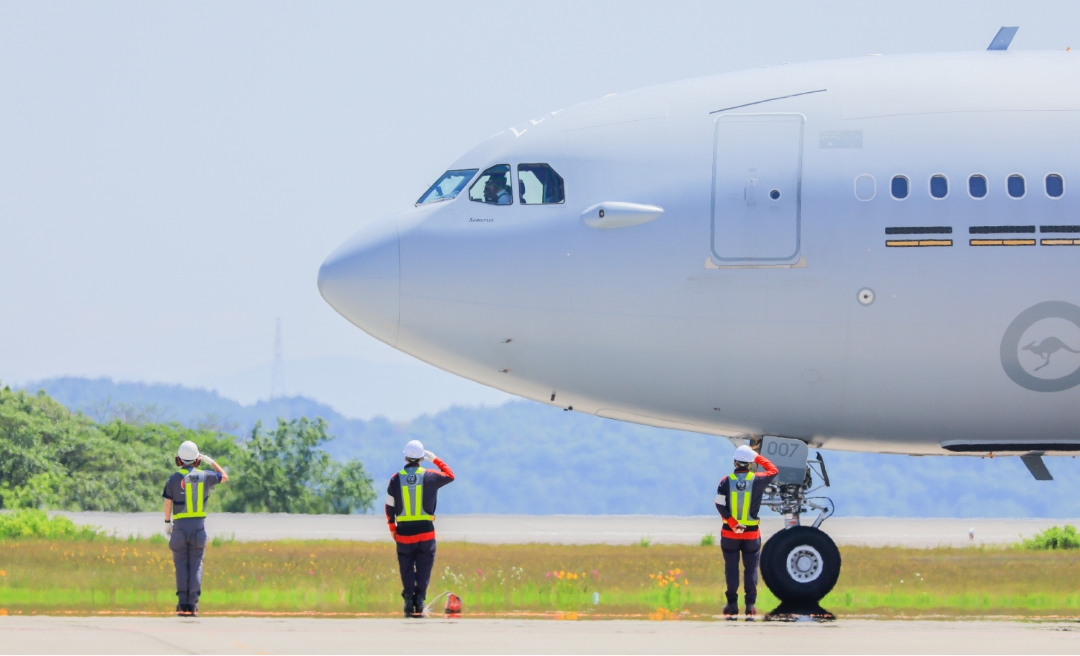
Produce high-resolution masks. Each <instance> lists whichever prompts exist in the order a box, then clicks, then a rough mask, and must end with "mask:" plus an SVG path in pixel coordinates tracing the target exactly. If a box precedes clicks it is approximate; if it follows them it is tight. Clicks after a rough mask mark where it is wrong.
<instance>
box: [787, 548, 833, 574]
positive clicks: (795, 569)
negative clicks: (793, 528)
mask: <svg viewBox="0 0 1080 656" xmlns="http://www.w3.org/2000/svg"><path fill="white" fill-rule="evenodd" d="M824 563H825V561H824V559H823V558H822V557H821V554H820V553H819V552H818V550H817V549H815V548H813V547H811V546H810V545H808V544H803V545H799V546H797V547H795V548H794V549H792V550H791V551H790V552H788V557H787V571H788V575H790V576H791V578H792V579H794V580H795V581H797V582H799V583H809V582H811V581H813V580H815V579H817V578H818V577H819V576H821V572H822V570H823V569H824Z"/></svg>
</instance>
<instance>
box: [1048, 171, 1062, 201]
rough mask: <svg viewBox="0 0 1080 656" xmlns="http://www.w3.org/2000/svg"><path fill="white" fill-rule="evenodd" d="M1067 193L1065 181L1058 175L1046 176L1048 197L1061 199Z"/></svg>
mask: <svg viewBox="0 0 1080 656" xmlns="http://www.w3.org/2000/svg"><path fill="white" fill-rule="evenodd" d="M1064 193H1065V181H1064V180H1062V179H1061V176H1060V175H1058V174H1057V173H1051V174H1050V175H1048V176H1046V195H1047V196H1049V197H1050V198H1061V195H1062V194H1064Z"/></svg>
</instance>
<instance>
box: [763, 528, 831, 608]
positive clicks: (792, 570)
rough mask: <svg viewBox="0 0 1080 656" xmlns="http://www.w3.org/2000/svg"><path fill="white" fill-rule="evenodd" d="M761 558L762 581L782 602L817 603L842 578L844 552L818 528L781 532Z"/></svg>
mask: <svg viewBox="0 0 1080 656" xmlns="http://www.w3.org/2000/svg"><path fill="white" fill-rule="evenodd" d="M761 555H762V558H761V579H762V581H764V582H765V585H766V586H768V588H769V590H771V591H772V593H773V594H774V595H776V596H777V598H779V599H780V601H784V602H788V603H793V604H816V603H817V602H819V601H821V599H822V598H823V597H824V596H825V595H827V594H829V592H830V591H831V590H832V589H833V586H835V585H836V581H837V579H839V578H840V550H839V549H837V548H836V543H834V542H833V541H832V538H830V537H829V536H828V535H826V534H825V533H824V532H823V531H820V530H818V529H816V528H811V527H809V526H795V527H792V528H789V529H785V530H783V531H780V532H779V533H777V534H776V535H774V536H773V537H772V538H770V540H769V542H768V549H765V548H764V547H763V548H762V554H761ZM766 572H767V573H766Z"/></svg>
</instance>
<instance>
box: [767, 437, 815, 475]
mask: <svg viewBox="0 0 1080 656" xmlns="http://www.w3.org/2000/svg"><path fill="white" fill-rule="evenodd" d="M809 454H810V450H809V449H808V448H807V446H806V443H805V442H803V441H802V440H793V439H790V438H787V437H773V436H772V435H766V436H765V438H764V439H763V440H761V455H763V456H765V457H766V458H768V459H769V460H770V461H771V462H772V464H774V465H776V468H777V469H779V470H780V473H779V474H778V475H777V476H776V480H775V481H774V482H775V483H777V484H779V485H787V484H793V485H802V484H803V482H805V481H806V459H807V458H808V457H809Z"/></svg>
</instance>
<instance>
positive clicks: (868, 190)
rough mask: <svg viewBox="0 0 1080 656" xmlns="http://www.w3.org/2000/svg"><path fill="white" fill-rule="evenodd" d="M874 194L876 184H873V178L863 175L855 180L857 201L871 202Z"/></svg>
mask: <svg viewBox="0 0 1080 656" xmlns="http://www.w3.org/2000/svg"><path fill="white" fill-rule="evenodd" d="M876 193H877V184H876V183H875V182H874V176H872V175H869V174H867V173H863V174H862V175H860V176H859V177H857V178H855V198H858V199H859V200H873V199H874V194H876Z"/></svg>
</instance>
